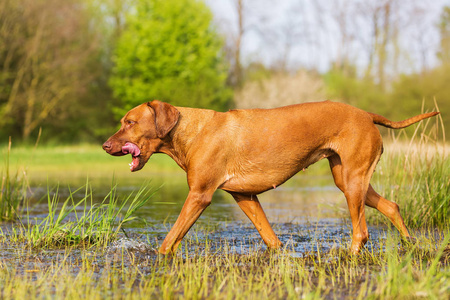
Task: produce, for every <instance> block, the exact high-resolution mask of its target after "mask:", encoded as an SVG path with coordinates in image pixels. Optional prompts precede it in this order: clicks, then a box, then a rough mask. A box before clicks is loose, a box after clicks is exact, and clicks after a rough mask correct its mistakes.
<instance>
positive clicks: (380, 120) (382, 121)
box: [368, 112, 439, 129]
mask: <svg viewBox="0 0 450 300" xmlns="http://www.w3.org/2000/svg"><path fill="white" fill-rule="evenodd" d="M368 114H369V115H370V116H371V117H372V119H373V122H374V123H375V124H378V125H381V126H384V127H387V128H392V129H400V128H405V127H408V126H410V125H412V124H414V123H417V122H419V121H422V120H423V119H427V118H431V117H434V116H435V115H438V114H439V112H430V113H426V114H421V115H418V116H415V117H412V118H409V119H406V120H404V121H400V122H393V121H391V120H389V119H387V118H385V117H383V116H380V115H377V114H373V113H370V112H368Z"/></svg>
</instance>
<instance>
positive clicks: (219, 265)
mask: <svg viewBox="0 0 450 300" xmlns="http://www.w3.org/2000/svg"><path fill="white" fill-rule="evenodd" d="M449 240H450V232H449V231H447V232H446V233H445V234H442V235H439V236H436V235H435V234H432V233H431V232H423V236H422V237H421V243H420V245H415V246H410V247H409V248H402V247H400V248H399V247H398V245H399V240H398V239H397V238H396V235H391V234H388V238H387V239H382V238H380V239H379V240H377V241H375V243H379V244H380V245H381V246H382V247H381V249H383V248H384V249H386V250H371V251H367V250H365V251H363V253H361V255H359V256H351V255H350V254H349V253H348V252H347V250H346V249H345V248H346V247H345V245H337V246H336V248H334V249H332V250H331V251H329V252H325V253H324V252H320V251H318V252H315V253H309V254H308V253H307V254H306V255H305V256H304V257H302V258H299V257H295V255H293V254H295V253H293V252H292V251H291V250H290V249H289V248H285V249H282V250H280V251H274V252H262V251H248V252H247V253H246V254H237V253H236V252H235V250H233V249H232V248H230V246H229V244H228V243H227V242H226V241H225V242H223V241H216V240H215V241H212V240H206V241H205V245H206V246H205V247H204V248H203V247H202V248H199V247H198V243H197V240H196V237H195V236H191V237H188V238H187V239H186V240H185V241H184V242H183V248H182V249H181V251H180V252H179V253H178V255H176V256H175V257H164V256H158V255H156V254H154V253H153V252H147V253H139V252H136V251H130V252H128V251H127V250H124V251H123V252H119V253H115V254H111V253H108V252H101V251H94V252H90V251H84V252H81V253H74V252H73V249H69V248H67V249H66V251H65V252H63V253H61V254H60V255H57V256H55V255H53V256H49V255H37V256H36V255H35V254H31V255H30V254H27V253H23V250H20V247H18V248H17V250H16V252H17V255H16V257H15V258H14V259H12V260H11V261H5V260H2V261H1V262H0V298H2V299H24V298H27V299H37V298H39V299H47V298H57V299H62V298H68V299H79V298H87V299H181V298H183V299H298V298H300V299H421V298H426V299H447V298H448V297H449V295H450V268H449V264H450V248H449V244H448V242H449ZM154 246H155V247H156V246H157V245H154ZM213 246H214V247H213ZM32 257H38V258H39V259H33V258H32Z"/></svg>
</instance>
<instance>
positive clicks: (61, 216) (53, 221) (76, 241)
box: [9, 183, 152, 249]
mask: <svg viewBox="0 0 450 300" xmlns="http://www.w3.org/2000/svg"><path fill="white" fill-rule="evenodd" d="M81 189H82V188H80V189H78V190H75V191H71V192H70V193H69V195H68V196H67V198H66V199H65V200H63V201H62V200H61V199H60V196H59V195H58V190H56V192H52V191H50V190H49V191H48V192H47V203H48V213H46V217H45V218H44V219H43V220H41V221H39V220H37V219H34V220H30V219H31V218H30V216H29V215H26V216H24V217H22V218H21V223H20V224H19V225H18V226H16V227H13V233H12V234H11V235H10V236H9V238H10V239H11V240H14V241H17V242H24V243H25V244H27V245H28V246H30V247H32V248H34V249H36V248H44V249H48V248H55V247H63V246H71V247H80V246H81V247H91V246H96V247H100V248H105V247H106V246H107V245H108V243H110V242H111V241H113V240H115V239H116V238H117V235H118V234H119V232H120V231H121V230H122V228H123V225H124V224H125V223H127V222H130V221H132V220H134V219H136V216H135V215H134V213H135V212H136V211H137V210H138V209H139V208H140V207H142V206H143V205H145V203H146V202H147V201H148V200H149V199H150V198H151V196H152V193H151V192H150V189H149V188H148V187H142V188H141V189H140V190H138V191H137V192H136V193H131V194H129V195H128V196H127V197H125V198H124V199H119V197H118V196H117V195H116V186H113V187H112V189H111V190H110V192H109V193H108V194H107V195H106V196H105V197H104V199H103V201H102V202H101V203H96V202H95V201H94V200H93V195H92V190H91V189H90V186H89V183H86V186H85V191H84V197H82V198H81V199H76V196H75V195H76V194H77V193H78V192H79V191H80V190H81Z"/></svg>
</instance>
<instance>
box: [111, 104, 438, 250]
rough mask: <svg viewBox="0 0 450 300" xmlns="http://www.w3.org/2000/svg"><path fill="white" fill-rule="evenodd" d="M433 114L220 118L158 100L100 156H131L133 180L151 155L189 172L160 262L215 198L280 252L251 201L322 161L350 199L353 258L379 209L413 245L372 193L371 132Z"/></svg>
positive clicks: (388, 205)
mask: <svg viewBox="0 0 450 300" xmlns="http://www.w3.org/2000/svg"><path fill="white" fill-rule="evenodd" d="M436 114H438V113H437V112H432V113H427V114H422V115H419V116H416V117H413V118H410V119H407V120H405V121H402V122H391V121H389V120H388V119H386V118H384V117H382V116H379V115H376V114H372V113H367V112H365V111H363V110H360V109H358V108H355V107H352V106H350V105H346V104H342V103H334V102H330V101H325V102H318V103H305V104H298V105H292V106H286V107H280V108H275V109H250V110H231V111H229V112H225V113H222V112H215V111H212V110H207V109H194V108H186V107H174V106H172V105H170V104H167V103H164V102H160V101H157V100H155V101H152V102H148V103H144V104H141V105H139V106H137V107H135V108H133V109H132V110H130V111H129V112H128V113H127V114H126V115H125V117H123V118H122V120H121V123H122V127H121V128H120V130H119V131H118V132H117V133H116V134H114V135H113V136H111V137H110V138H109V139H108V141H106V142H105V143H104V144H103V149H105V150H106V151H107V152H108V153H109V154H111V155H124V154H128V153H130V154H131V155H132V163H131V164H130V169H131V171H133V172H134V171H138V170H140V169H141V168H142V167H143V166H144V165H145V163H146V162H147V161H148V159H149V158H150V156H151V155H152V154H153V153H165V154H167V155H169V156H170V157H172V158H173V159H174V160H175V161H176V162H177V164H178V165H179V166H180V167H181V168H182V169H183V170H184V171H185V172H186V173H187V179H188V184H189V195H188V197H187V199H186V201H185V203H184V206H183V208H182V210H181V213H180V215H179V217H178V219H177V221H176V222H175V224H174V226H173V228H172V229H171V230H170V232H169V234H168V235H167V237H166V238H165V240H164V242H163V244H162V245H161V248H160V250H159V251H160V252H161V253H164V254H166V253H170V252H174V251H175V250H176V248H177V246H178V245H179V243H180V242H181V240H182V238H183V237H184V235H185V234H186V233H187V232H188V230H189V229H190V228H191V226H192V225H193V224H194V222H195V221H196V220H197V218H198V217H199V216H200V214H201V213H202V212H203V211H204V210H205V208H206V207H207V206H208V205H209V204H210V203H211V198H212V195H213V193H214V191H215V190H216V189H222V190H225V191H227V192H228V193H230V194H231V195H232V196H233V197H234V199H235V200H236V202H237V203H238V205H239V207H240V208H241V209H242V210H243V211H244V213H245V214H246V215H247V216H248V218H249V219H250V220H251V221H252V222H253V224H254V225H255V227H256V228H257V229H258V231H259V233H260V235H261V237H262V239H263V240H264V242H265V243H266V245H267V246H268V247H269V248H279V247H280V246H281V242H280V240H279V239H278V237H277V236H276V235H275V233H274V232H273V230H272V228H271V227H270V224H269V222H268V220H267V218H266V216H265V214H264V211H263V209H262V207H261V205H260V203H259V201H258V198H257V196H256V195H258V194H260V193H262V192H265V191H267V190H270V189H273V188H275V187H277V186H279V185H281V184H283V183H284V182H285V181H286V180H288V179H289V178H291V177H292V176H293V175H294V174H296V173H297V172H299V171H300V170H302V169H304V168H306V167H308V166H309V165H311V164H313V163H315V162H317V161H319V160H321V159H324V158H327V159H328V161H329V163H330V167H331V172H332V173H333V177H334V181H335V183H336V185H337V187H338V188H339V189H340V190H341V191H342V192H343V193H344V194H345V197H346V199H347V204H348V207H349V210H350V215H351V220H352V226H353V238H352V245H351V251H352V252H353V253H358V252H359V250H360V249H361V247H362V246H363V245H364V244H365V243H366V241H367V240H368V237H369V233H368V231H367V225H366V220H365V213H364V205H367V206H370V207H373V208H376V209H377V210H379V211H380V212H381V213H382V214H384V215H385V216H387V217H388V218H389V219H390V220H391V222H392V223H393V224H394V225H395V226H396V227H397V228H398V230H399V231H400V233H401V234H402V235H403V236H405V237H409V234H408V230H407V229H406V226H405V224H404V222H403V219H402V217H401V216H400V212H399V208H398V206H397V204H395V203H393V202H391V201H389V200H386V199H385V198H383V197H381V196H380V195H378V194H377V193H376V192H375V191H374V189H373V188H372V186H371V185H370V184H369V181H370V178H371V177H372V173H373V172H374V169H375V166H376V164H377V162H378V160H379V158H380V155H381V153H382V152H383V144H382V141H381V135H380V132H379V131H378V129H377V127H376V126H375V125H374V124H379V125H382V126H385V127H389V128H394V129H397V128H404V127H407V126H409V125H411V124H413V123H416V122H418V121H420V120H423V119H425V118H429V117H432V116H434V115H436Z"/></svg>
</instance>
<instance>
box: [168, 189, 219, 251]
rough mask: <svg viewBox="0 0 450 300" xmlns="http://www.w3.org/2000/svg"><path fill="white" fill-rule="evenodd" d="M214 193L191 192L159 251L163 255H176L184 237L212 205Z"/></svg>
mask: <svg viewBox="0 0 450 300" xmlns="http://www.w3.org/2000/svg"><path fill="white" fill-rule="evenodd" d="M213 193H214V191H202V192H195V191H190V192H189V194H188V197H187V199H186V201H185V202H184V205H183V208H182V209H181V213H180V215H179V216H178V219H177V221H176V222H175V224H174V225H173V227H172V229H171V230H170V232H169V234H168V235H167V236H166V238H165V239H164V242H163V243H162V245H161V248H160V249H159V252H160V253H162V254H168V253H174V252H175V251H176V249H177V247H178V245H179V244H180V242H181V240H182V239H183V237H184V236H185V235H186V233H187V232H188V231H189V229H190V228H191V226H192V225H194V223H195V221H197V219H198V217H200V215H201V214H202V212H203V211H204V210H205V209H206V208H207V207H208V205H209V204H211V199H212V195H213Z"/></svg>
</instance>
